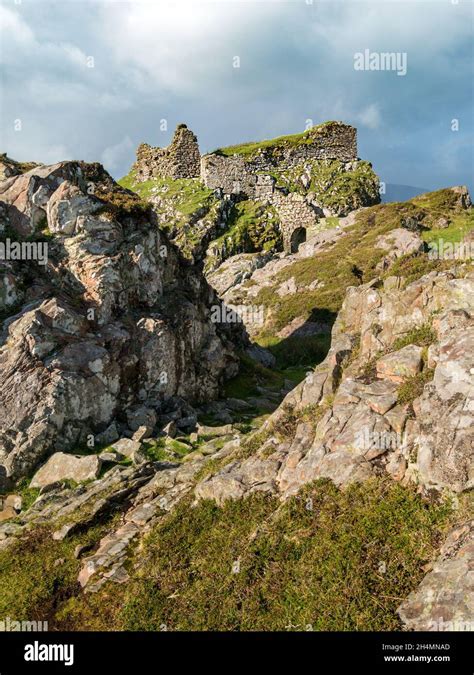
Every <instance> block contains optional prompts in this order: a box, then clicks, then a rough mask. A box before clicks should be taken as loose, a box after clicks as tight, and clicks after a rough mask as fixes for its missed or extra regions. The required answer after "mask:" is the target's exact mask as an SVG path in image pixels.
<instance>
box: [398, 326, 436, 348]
mask: <svg viewBox="0 0 474 675" xmlns="http://www.w3.org/2000/svg"><path fill="white" fill-rule="evenodd" d="M435 341H436V333H435V332H434V330H433V328H432V326H431V323H430V322H426V323H424V324H423V325H422V326H418V327H417V328H413V329H412V330H411V331H409V332H408V333H407V334H406V335H403V337H399V338H397V339H396V340H395V342H394V343H393V345H392V347H391V349H390V351H392V352H396V351H398V350H399V349H403V347H406V346H407V345H418V347H429V346H430V345H432V344H433V342H435Z"/></svg>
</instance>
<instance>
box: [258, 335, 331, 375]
mask: <svg viewBox="0 0 474 675" xmlns="http://www.w3.org/2000/svg"><path fill="white" fill-rule="evenodd" d="M259 344H261V346H262V347H266V348H267V349H269V351H270V352H271V353H272V354H273V355H274V356H275V358H276V365H277V368H278V369H279V370H283V369H286V368H295V367H297V366H307V367H312V368H314V366H316V365H318V363H321V361H324V359H325V358H326V354H327V353H328V351H329V347H330V346H331V335H330V334H329V333H327V334H321V335H308V336H301V337H297V336H295V337H291V336H290V337H287V338H284V339H280V338H267V339H263V340H260V341H259ZM301 379H303V378H301Z"/></svg>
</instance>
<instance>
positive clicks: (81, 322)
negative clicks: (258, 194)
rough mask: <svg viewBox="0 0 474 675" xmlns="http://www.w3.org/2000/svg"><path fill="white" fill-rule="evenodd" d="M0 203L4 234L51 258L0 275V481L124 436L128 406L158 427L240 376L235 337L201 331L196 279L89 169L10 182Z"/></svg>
mask: <svg viewBox="0 0 474 675" xmlns="http://www.w3.org/2000/svg"><path fill="white" fill-rule="evenodd" d="M0 204H2V206H3V209H2V226H3V231H4V233H6V232H8V233H10V234H11V237H10V238H17V239H19V240H22V239H23V238H24V237H25V236H29V237H30V239H31V240H32V243H36V244H38V245H39V244H42V245H47V253H48V255H47V260H46V264H42V265H40V264H36V261H35V260H27V261H22V260H19V261H15V262H14V265H12V266H11V267H10V268H8V269H9V271H8V273H7V275H6V279H7V282H6V283H7V288H8V293H7V294H6V295H4V298H6V301H4V306H6V307H7V308H8V307H9V306H11V307H13V306H14V308H15V311H16V314H15V315H14V316H10V317H8V318H7V319H6V320H5V322H4V324H3V333H2V346H1V348H0V372H1V377H2V382H3V387H2V390H1V393H0V465H1V466H2V467H3V469H4V471H6V477H7V478H8V477H9V478H12V479H17V478H18V477H20V476H23V475H25V474H27V473H28V472H29V471H31V470H32V469H33V468H34V467H35V466H36V465H37V464H38V462H40V461H42V460H43V459H45V458H46V457H47V456H48V454H50V453H51V452H54V451H63V450H67V449H73V448H74V447H78V446H80V445H82V444H86V443H87V444H89V446H90V443H94V442H98V441H96V437H100V434H101V433H102V432H104V431H105V430H106V429H107V428H108V427H109V426H110V425H111V423H113V422H114V421H116V422H117V424H118V425H119V428H120V430H121V431H125V430H127V429H128V428H129V427H128V418H127V411H129V410H130V409H132V408H133V407H134V406H140V405H144V404H146V405H147V406H148V407H150V408H152V409H153V410H154V411H155V412H156V414H157V416H158V418H159V416H160V414H161V413H162V412H165V411H163V410H162V409H163V407H164V406H165V407H166V406H168V408H169V406H170V405H171V408H172V407H173V405H175V406H177V407H179V405H180V401H184V400H187V401H189V402H191V403H199V402H203V401H206V400H209V399H212V398H215V397H216V396H217V395H218V393H219V389H220V387H221V385H222V383H223V381H224V379H225V378H226V377H230V376H232V375H234V374H235V373H236V372H237V367H238V366H237V357H236V355H235V351H234V346H233V342H232V340H233V339H234V338H235V340H236V341H237V342H238V341H239V340H243V343H242V344H244V343H245V338H244V336H243V332H242V327H241V326H239V325H237V326H236V325H235V324H234V325H232V324H225V323H216V322H212V321H211V319H210V314H211V310H212V307H213V306H215V305H218V304H219V301H218V299H217V297H216V295H215V293H214V292H213V291H212V289H211V288H210V287H209V286H208V285H207V283H206V281H205V280H204V278H203V277H202V275H201V273H200V272H199V271H198V270H197V269H196V268H194V267H192V266H190V265H188V264H185V262H184V261H183V260H182V258H181V256H180V254H179V252H178V251H177V250H176V249H175V248H174V247H173V246H172V245H171V244H170V243H169V241H168V240H167V238H166V236H165V235H164V234H163V232H161V231H160V230H159V229H158V227H157V226H156V223H155V221H154V217H153V214H152V213H151V212H150V211H149V209H148V207H146V206H145V205H143V204H142V203H141V202H140V200H139V199H138V197H136V196H135V195H133V193H129V192H128V191H126V190H124V189H122V188H120V187H119V186H118V185H116V184H115V183H114V181H113V180H112V179H111V178H110V176H109V175H108V174H107V173H106V172H105V171H104V170H103V169H102V167H100V165H87V164H81V163H78V162H63V163H60V164H56V165H54V166H50V167H41V168H39V169H33V170H32V171H30V172H27V173H25V174H23V175H19V176H17V177H12V178H9V179H8V180H7V181H5V182H3V183H2V184H1V185H0ZM3 236H5V234H4V235H3ZM34 250H36V249H33V251H34ZM26 287H28V293H27V294H26V293H25V291H24V290H23V289H25V288H26ZM12 289H13V290H12ZM15 289H18V292H16V291H15ZM18 304H19V306H18ZM170 401H171V403H170ZM173 401H174V403H173ZM168 412H169V410H166V413H168Z"/></svg>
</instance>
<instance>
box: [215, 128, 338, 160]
mask: <svg viewBox="0 0 474 675" xmlns="http://www.w3.org/2000/svg"><path fill="white" fill-rule="evenodd" d="M335 124H339V123H338V122H334V121H328V122H323V123H322V124H318V125H316V126H314V127H311V128H310V129H307V130H306V131H303V132H302V133H298V134H289V135H287V136H277V137H276V138H270V139H268V140H263V141H250V142H248V143H240V144H238V145H229V146H227V147H225V148H218V149H217V150H214V152H213V154H216V155H224V156H225V157H230V156H232V155H242V156H243V157H246V158H248V159H250V158H252V156H254V155H256V154H258V153H259V151H260V150H264V149H266V148H268V149H270V150H283V149H286V148H291V147H295V146H298V145H309V144H311V143H313V142H314V138H315V136H318V135H324V134H325V133H327V132H328V131H329V130H330V128H331V127H332V126H333V125H335Z"/></svg>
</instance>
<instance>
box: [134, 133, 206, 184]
mask: <svg viewBox="0 0 474 675" xmlns="http://www.w3.org/2000/svg"><path fill="white" fill-rule="evenodd" d="M200 160H201V155H200V152H199V145H198V141H197V138H196V136H195V135H194V134H193V132H192V131H191V130H190V129H188V128H187V126H186V125H185V124H179V125H178V126H177V127H176V131H175V132H174V136H173V140H172V141H171V144H170V145H169V146H168V147H167V148H153V147H152V146H151V145H148V143H142V144H141V145H139V146H138V149H137V161H136V162H135V164H134V165H133V171H134V172H135V175H136V180H137V181H139V182H143V181H146V180H149V179H150V178H172V179H174V180H175V179H177V178H197V177H199V174H200Z"/></svg>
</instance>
